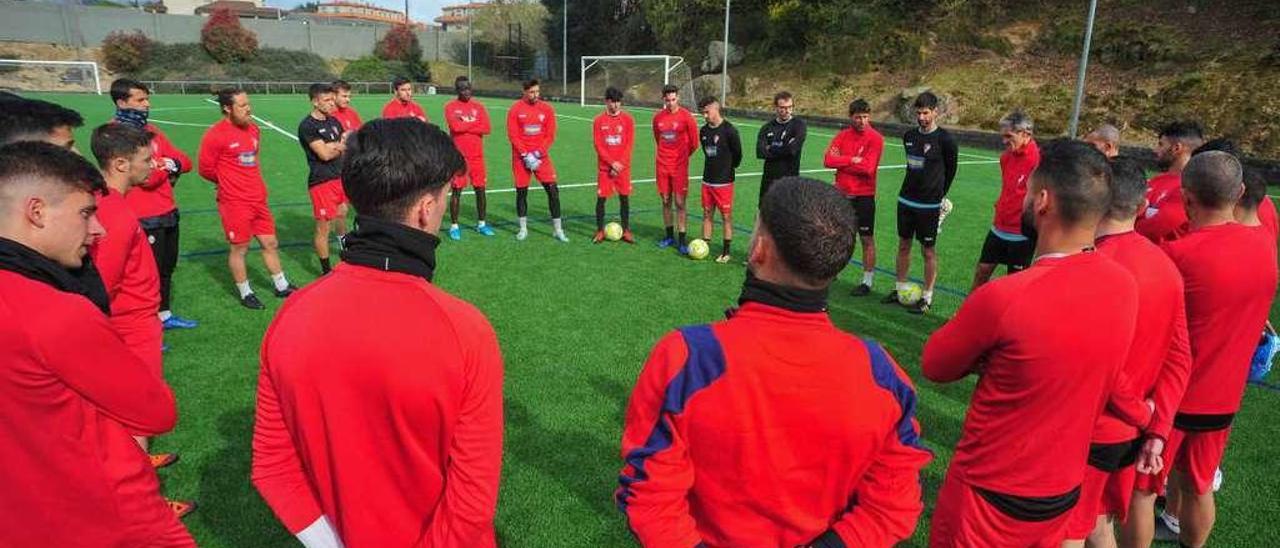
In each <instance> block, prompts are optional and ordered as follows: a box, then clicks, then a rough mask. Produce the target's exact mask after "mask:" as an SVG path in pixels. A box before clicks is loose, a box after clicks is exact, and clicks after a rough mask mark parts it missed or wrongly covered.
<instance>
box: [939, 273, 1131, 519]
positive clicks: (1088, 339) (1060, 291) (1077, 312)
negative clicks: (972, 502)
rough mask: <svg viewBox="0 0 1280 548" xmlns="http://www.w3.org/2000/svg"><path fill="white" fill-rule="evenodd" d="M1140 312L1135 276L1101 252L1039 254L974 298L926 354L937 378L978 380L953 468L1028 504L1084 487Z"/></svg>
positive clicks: (971, 481) (973, 481) (966, 478)
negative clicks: (1097, 427)
mask: <svg viewBox="0 0 1280 548" xmlns="http://www.w3.org/2000/svg"><path fill="white" fill-rule="evenodd" d="M1137 315H1138V290H1137V284H1135V283H1134V281H1133V277H1132V276H1130V275H1129V273H1128V272H1127V271H1125V270H1124V268H1123V267H1121V266H1120V265H1118V264H1116V263H1115V261H1113V260H1111V259H1110V258H1108V257H1107V256H1105V255H1103V254H1101V253H1096V252H1086V253H1077V254H1075V255H1070V256H1067V257H1058V258H1041V259H1038V260H1037V261H1035V262H1034V263H1033V264H1032V265H1031V267H1030V268H1028V269H1026V270H1024V271H1022V272H1019V273H1018V274H1016V275H1014V276H1005V277H1003V278H999V279H997V280H995V281H992V282H990V283H986V284H983V285H982V287H979V288H978V289H977V290H976V291H974V292H973V293H971V294H969V297H968V298H967V299H965V301H964V304H963V305H961V307H960V310H959V311H958V312H957V313H956V315H955V317H954V318H952V319H951V321H949V322H947V323H946V324H944V325H943V326H942V327H941V328H939V329H938V330H937V331H935V332H934V333H933V335H932V336H930V337H929V341H928V342H927V343H926V344H925V347H924V356H923V357H922V358H921V367H922V368H923V370H924V375H925V376H926V377H928V378H929V379H930V380H932V381H934V382H952V381H956V380H959V379H962V378H964V377H965V376H967V375H969V374H970V373H977V374H978V375H979V377H978V386H977V388H976V389H975V390H974V392H973V398H972V400H971V401H970V403H969V411H968V413H967V414H966V415H965V419H964V429H963V431H962V432H961V434H960V442H959V443H958V444H957V445H956V451H955V456H954V457H952V460H951V468H950V469H949V470H948V472H947V473H948V474H959V476H958V478H959V479H960V480H961V481H964V482H965V483H966V484H968V485H970V486H976V487H981V488H984V489H987V490H990V491H996V492H998V493H1003V494H1008V495H1015V496H1019V497H1051V496H1058V495H1062V494H1064V493H1067V492H1068V491H1071V490H1072V489H1074V488H1076V487H1077V486H1079V485H1080V484H1081V482H1082V480H1083V479H1084V469H1085V463H1086V461H1087V458H1088V455H1089V441H1090V437H1091V436H1092V433H1093V426H1094V424H1095V423H1096V422H1097V419H1098V414H1099V413H1100V412H1101V411H1102V407H1103V405H1104V404H1105V403H1106V400H1107V394H1108V393H1109V391H1110V390H1111V386H1112V384H1113V383H1114V382H1115V378H1116V377H1117V375H1118V374H1119V372H1120V367H1121V366H1122V365H1123V364H1124V361H1125V359H1126V356H1127V355H1128V354H1129V346H1130V344H1131V343H1132V341H1133V331H1134V323H1135V321H1136V318H1137Z"/></svg>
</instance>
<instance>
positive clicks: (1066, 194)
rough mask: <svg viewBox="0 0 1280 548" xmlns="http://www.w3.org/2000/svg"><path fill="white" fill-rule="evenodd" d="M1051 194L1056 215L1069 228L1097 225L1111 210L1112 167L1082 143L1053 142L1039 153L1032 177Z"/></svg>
mask: <svg viewBox="0 0 1280 548" xmlns="http://www.w3.org/2000/svg"><path fill="white" fill-rule="evenodd" d="M1031 179H1032V180H1033V181H1038V182H1039V183H1040V184H1042V185H1044V188H1046V189H1047V190H1048V191H1049V192H1050V193H1052V194H1053V196H1054V198H1055V199H1056V203H1057V204H1058V215H1059V216H1060V217H1061V218H1062V220H1063V221H1064V222H1066V223H1068V224H1072V225H1075V224H1078V223H1082V222H1089V221H1092V222H1096V221H1098V220H1099V219H1101V218H1102V216H1103V215H1105V214H1106V213H1107V211H1108V210H1109V209H1110V207H1111V165H1110V164H1109V163H1108V162H1107V158H1106V157H1105V156H1103V155H1102V153H1101V152H1098V149H1096V148H1093V147H1092V146H1089V145H1088V144H1086V143H1085V142H1083V141H1075V140H1071V139H1054V140H1052V141H1049V142H1048V143H1046V144H1045V145H1044V146H1043V147H1041V149H1040V165H1039V166H1037V167H1036V170H1035V172H1034V173H1032V175H1031Z"/></svg>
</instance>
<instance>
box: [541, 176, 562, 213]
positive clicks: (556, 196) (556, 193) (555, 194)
mask: <svg viewBox="0 0 1280 548" xmlns="http://www.w3.org/2000/svg"><path fill="white" fill-rule="evenodd" d="M543 188H545V189H546V190H547V210H548V211H550V212H551V218H552V219H559V218H560V188H559V187H557V186H556V184H555V183H548V184H547V185H546V186H544V187H543Z"/></svg>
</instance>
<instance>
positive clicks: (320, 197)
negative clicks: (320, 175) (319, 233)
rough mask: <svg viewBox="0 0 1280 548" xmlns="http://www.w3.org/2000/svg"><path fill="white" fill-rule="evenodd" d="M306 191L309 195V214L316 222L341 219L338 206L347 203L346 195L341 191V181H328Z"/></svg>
mask: <svg viewBox="0 0 1280 548" xmlns="http://www.w3.org/2000/svg"><path fill="white" fill-rule="evenodd" d="M307 190H308V192H310V193H311V214H312V216H314V217H315V218H316V220H317V221H332V220H334V219H337V218H338V217H341V215H340V214H339V212H338V206H340V205H342V204H345V203H347V193H346V192H344V191H343V190H342V179H329V180H328V181H325V182H323V183H319V184H316V185H314V186H312V187H311V188H309V189H307Z"/></svg>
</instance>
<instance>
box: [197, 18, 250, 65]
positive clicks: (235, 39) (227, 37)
mask: <svg viewBox="0 0 1280 548" xmlns="http://www.w3.org/2000/svg"><path fill="white" fill-rule="evenodd" d="M200 43H201V44H202V45H204V49H205V51H207V52H209V55H210V56H212V57H213V58H214V59H217V60H218V62H219V63H231V62H236V61H246V60H249V59H252V58H253V55H254V54H255V53H257V51H258V37H257V36H256V35H254V34H253V32H252V31H250V30H249V29H246V28H244V26H242V25H241V24H240V18H239V17H237V16H236V14H234V13H232V12H231V10H230V9H229V8H218V9H216V10H214V11H213V14H212V15H210V16H209V20H208V21H205V23H204V28H202V29H200Z"/></svg>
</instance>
